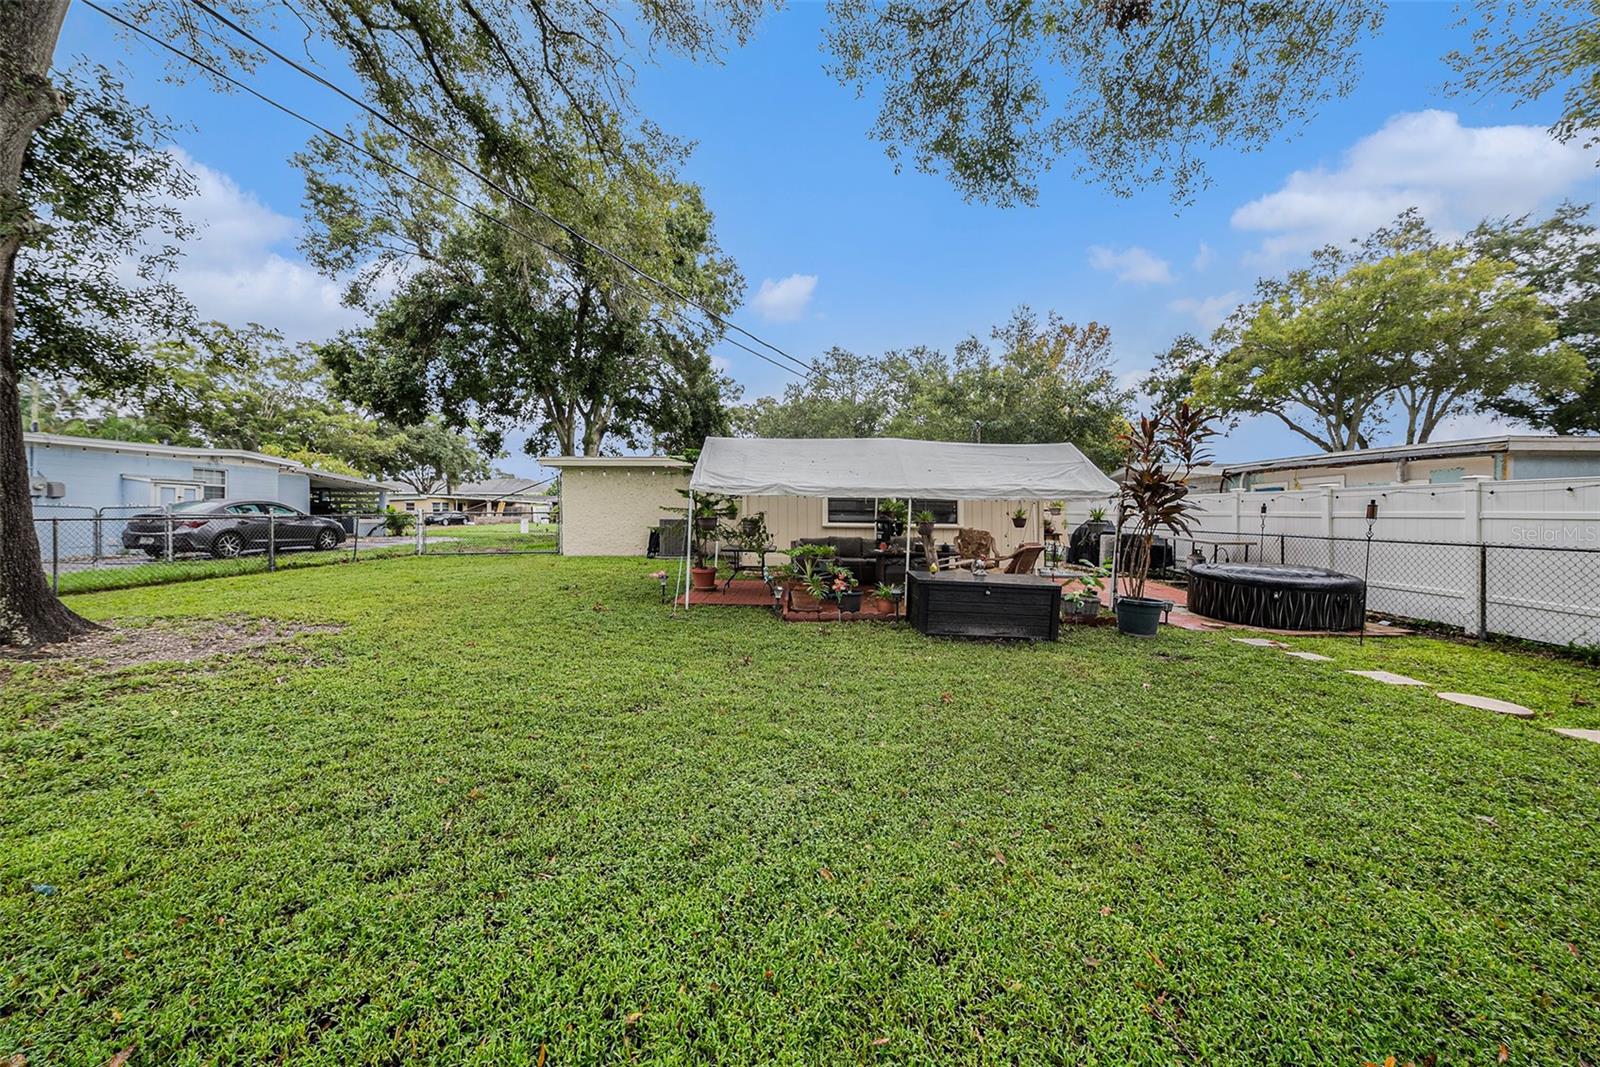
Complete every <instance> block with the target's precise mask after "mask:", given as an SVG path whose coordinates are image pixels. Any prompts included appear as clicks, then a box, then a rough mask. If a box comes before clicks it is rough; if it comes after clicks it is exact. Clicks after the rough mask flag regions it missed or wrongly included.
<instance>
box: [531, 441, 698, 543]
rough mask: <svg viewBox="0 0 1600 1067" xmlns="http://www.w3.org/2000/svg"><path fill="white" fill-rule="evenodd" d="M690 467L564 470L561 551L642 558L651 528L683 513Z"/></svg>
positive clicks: (562, 475)
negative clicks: (677, 513)
mask: <svg viewBox="0 0 1600 1067" xmlns="http://www.w3.org/2000/svg"><path fill="white" fill-rule="evenodd" d="M687 488H689V471H688V470H687V469H686V468H682V467H665V466H661V465H659V464H644V463H641V464H640V465H638V466H620V465H618V466H603V467H567V468H565V469H563V470H562V472H561V551H562V554H564V555H568V556H642V555H644V554H645V549H646V548H647V546H648V545H649V540H650V530H651V528H652V527H654V526H656V525H657V524H658V523H659V522H660V521H661V520H662V519H664V518H668V517H670V516H671V514H672V512H671V511H669V510H664V509H673V510H678V511H680V512H681V509H682V508H683V506H684V503H685V502H684V498H683V497H682V496H681V495H679V493H678V490H680V489H687Z"/></svg>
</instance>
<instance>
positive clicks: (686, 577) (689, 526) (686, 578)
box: [683, 489, 694, 611]
mask: <svg viewBox="0 0 1600 1067" xmlns="http://www.w3.org/2000/svg"><path fill="white" fill-rule="evenodd" d="M693 547H694V490H693V489H691V490H689V503H688V506H687V507H685V508H684V509H683V610H684V611H688V610H689V590H690V589H692V588H693V587H694V571H693V569H692V565H691V564H690V562H689V551H690V549H691V548H693Z"/></svg>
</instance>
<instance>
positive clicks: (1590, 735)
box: [1551, 726, 1600, 745]
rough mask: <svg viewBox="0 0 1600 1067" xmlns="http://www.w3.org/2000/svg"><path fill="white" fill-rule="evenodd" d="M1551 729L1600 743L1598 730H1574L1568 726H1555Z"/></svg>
mask: <svg viewBox="0 0 1600 1067" xmlns="http://www.w3.org/2000/svg"><path fill="white" fill-rule="evenodd" d="M1551 729H1553V730H1555V732H1556V733H1558V734H1563V735H1565V736H1567V737H1576V738H1577V739H1578V740H1579V741H1593V742H1594V743H1595V744H1597V745H1600V730H1575V729H1573V728H1571V727H1569V726H1555V727H1551Z"/></svg>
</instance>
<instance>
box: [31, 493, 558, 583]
mask: <svg viewBox="0 0 1600 1067" xmlns="http://www.w3.org/2000/svg"><path fill="white" fill-rule="evenodd" d="M247 506H248V505H247ZM32 534H33V536H35V537H36V538H38V542H39V554H40V556H41V558H42V560H43V562H44V567H45V571H46V573H47V574H48V575H49V576H50V582H51V585H52V587H53V588H54V589H55V590H56V591H57V592H59V593H84V592H91V591H94V590H99V589H121V588H127V587H131V586H138V585H157V584H161V583H164V582H181V581H190V580H193V579H197V578H215V577H225V576H229V575H235V574H251V573H256V572H261V571H267V572H275V571H279V570H288V569H293V568H297V567H308V566H311V567H314V566H321V565H325V564H333V563H356V562H360V561H362V560H370V559H380V558H385V557H395V556H437V555H458V556H459V555H506V554H517V553H553V552H555V551H557V548H558V543H559V539H558V535H557V529H556V527H555V526H554V525H552V524H547V523H538V522H533V521H531V520H516V519H513V520H511V521H509V522H473V523H465V524H461V525H449V526H446V525H430V524H428V523H425V522H424V523H418V522H417V521H416V517H415V516H413V515H410V514H403V515H395V514H373V513H356V512H352V513H349V514H340V515H304V514H301V513H299V512H296V511H294V510H293V509H291V508H287V507H281V508H280V507H274V506H270V505H262V506H259V507H257V510H256V511H254V512H251V513H230V514H225V515H217V514H211V513H200V512H191V511H186V510H184V509H182V508H179V509H175V510H167V511H155V510H152V509H151V508H149V507H142V508H140V507H131V508H130V507H106V508H97V509H96V508H85V507H72V506H54V505H39V506H36V507H35V508H34V516H33V530H32Z"/></svg>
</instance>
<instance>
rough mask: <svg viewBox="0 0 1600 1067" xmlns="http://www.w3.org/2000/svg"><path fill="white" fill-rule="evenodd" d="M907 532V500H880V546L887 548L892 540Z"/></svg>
mask: <svg viewBox="0 0 1600 1067" xmlns="http://www.w3.org/2000/svg"><path fill="white" fill-rule="evenodd" d="M905 532H906V502H905V501H904V500H894V499H887V500H880V501H878V547H879V548H887V547H888V545H889V542H890V541H893V540H894V539H895V538H896V537H899V536H900V535H901V534H903V533H905Z"/></svg>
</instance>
